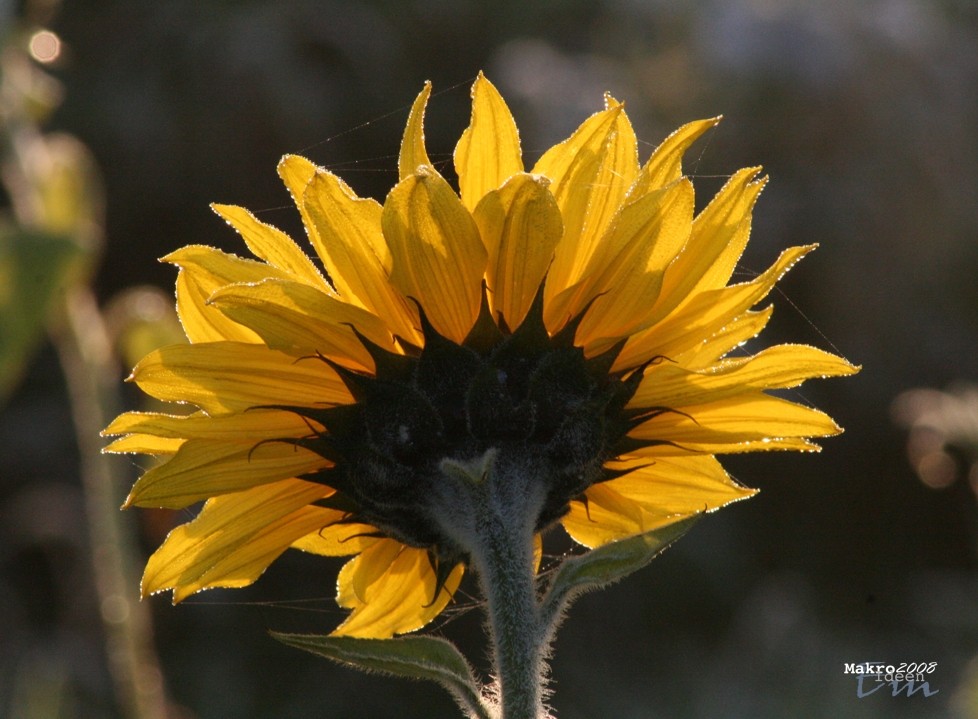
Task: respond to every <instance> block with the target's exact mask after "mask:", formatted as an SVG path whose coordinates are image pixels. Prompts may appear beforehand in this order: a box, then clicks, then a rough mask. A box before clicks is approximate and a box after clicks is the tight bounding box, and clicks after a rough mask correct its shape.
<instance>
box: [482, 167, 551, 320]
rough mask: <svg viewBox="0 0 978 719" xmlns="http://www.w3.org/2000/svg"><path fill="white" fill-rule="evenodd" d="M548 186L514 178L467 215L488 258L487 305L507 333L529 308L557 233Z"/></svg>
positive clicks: (542, 179)
mask: <svg viewBox="0 0 978 719" xmlns="http://www.w3.org/2000/svg"><path fill="white" fill-rule="evenodd" d="M548 185H549V181H548V180H547V179H546V178H545V177H543V176H542V175H527V174H519V175H516V176H514V177H512V178H511V179H510V180H508V181H507V182H506V184H504V185H503V186H502V187H501V188H499V189H498V190H495V189H494V190H490V191H489V192H488V194H486V195H485V197H483V198H482V201H481V202H480V203H479V205H478V207H476V209H475V212H474V213H473V217H474V218H475V222H476V224H477V225H478V226H479V232H480V234H481V235H482V241H483V242H484V243H485V246H486V250H487V252H488V257H489V259H488V265H487V268H486V284H487V286H488V289H489V302H490V305H491V307H492V309H493V313H494V314H499V315H502V317H503V319H504V320H505V321H506V324H507V326H509V327H510V328H511V329H512V328H516V327H518V326H519V324H520V323H521V322H522V321H523V318H524V317H525V316H526V313H527V311H528V310H529V309H530V305H531V304H532V303H533V298H534V297H535V296H536V294H537V290H538V289H539V288H540V284H541V283H542V282H543V279H544V277H545V276H546V274H547V268H548V267H549V266H550V262H551V260H552V259H553V252H554V247H556V245H557V243H558V242H559V241H560V237H561V233H562V230H563V225H562V223H561V219H560V210H559V208H558V207H557V203H556V201H555V200H554V197H553V195H551V194H550V191H549V190H548V189H547V187H548Z"/></svg>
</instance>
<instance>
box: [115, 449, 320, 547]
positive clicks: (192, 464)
mask: <svg viewBox="0 0 978 719" xmlns="http://www.w3.org/2000/svg"><path fill="white" fill-rule="evenodd" d="M331 465H332V463H331V462H329V461H328V460H325V459H323V458H322V457H320V456H319V455H318V454H316V453H314V452H310V451H309V450H307V449H304V448H302V447H297V446H295V445H294V444H291V443H288V442H265V443H263V444H251V445H245V446H242V445H241V444H239V443H234V444H229V443H227V442H222V441H219V440H211V439H196V438H195V439H189V440H187V441H186V442H184V443H183V445H182V446H181V447H180V449H179V450H177V453H176V454H175V455H173V457H171V458H170V459H168V460H167V461H166V462H164V463H163V464H160V465H157V466H156V467H153V468H151V469H150V470H149V471H147V472H146V473H145V474H144V475H143V476H142V477H140V478H139V479H138V480H137V481H136V484H135V485H133V488H132V491H131V492H130V493H129V496H128V497H127V498H126V503H125V505H124V506H126V507H130V506H134V505H135V506H139V507H167V508H169V509H182V508H183V507H187V506H189V505H191V504H193V503H194V502H199V501H200V500H202V499H207V498H208V497H216V496H219V495H222V494H231V493H233V492H240V491H242V490H245V489H251V488H252V487H257V486H259V485H262V484H270V483H271V482H277V481H278V480H281V479H289V478H293V477H297V476H299V475H303V474H308V473H312V472H315V471H317V470H320V469H324V468H326V467H329V466H331ZM289 541H290V542H291V541H292V540H289Z"/></svg>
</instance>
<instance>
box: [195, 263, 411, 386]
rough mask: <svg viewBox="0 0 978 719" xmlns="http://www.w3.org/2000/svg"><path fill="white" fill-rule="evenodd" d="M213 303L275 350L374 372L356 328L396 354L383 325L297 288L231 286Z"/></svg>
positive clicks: (284, 284)
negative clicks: (246, 326) (327, 359)
mask: <svg viewBox="0 0 978 719" xmlns="http://www.w3.org/2000/svg"><path fill="white" fill-rule="evenodd" d="M210 301H211V304H213V305H215V306H216V307H218V308H219V309H220V310H221V311H222V312H223V313H224V314H226V315H227V316H228V317H230V318H231V319H233V320H235V321H236V322H241V323H243V324H247V325H248V326H250V327H253V328H254V330H255V332H257V333H258V334H259V336H260V337H261V338H262V341H264V343H265V344H266V345H267V346H268V347H270V348H272V349H278V350H283V351H286V352H289V351H292V352H295V353H297V354H300V355H301V354H310V353H311V354H315V353H317V352H318V353H319V354H322V355H324V356H326V357H331V358H333V359H334V360H337V361H338V362H340V363H342V364H345V365H350V366H351V367H353V368H354V369H358V370H366V371H373V369H374V363H373V359H371V357H370V353H369V352H368V351H367V350H366V348H364V346H363V343H362V342H361V341H360V339H359V338H358V337H357V333H356V332H354V331H353V328H354V327H356V329H357V332H358V333H359V334H360V335H361V336H363V337H366V338H367V339H369V340H370V341H371V342H373V343H374V344H376V345H379V346H381V347H383V348H384V349H386V350H388V351H393V349H394V344H393V341H392V338H391V335H390V332H389V331H388V330H387V327H386V326H385V325H384V323H383V322H382V321H381V320H380V319H378V318H377V317H375V316H374V315H372V314H370V313H369V312H367V311H366V310H362V309H360V308H359V307H357V306H355V305H349V304H347V303H345V302H343V301H341V300H339V299H337V298H336V297H330V296H329V295H327V294H325V293H323V292H320V291H319V290H317V289H315V288H313V287H309V286H308V285H304V284H301V283H298V282H289V281H287V280H268V281H265V282H259V283H255V284H239V285H228V286H227V287H224V288H223V289H220V290H218V291H217V292H215V293H214V294H213V295H211V300H210Z"/></svg>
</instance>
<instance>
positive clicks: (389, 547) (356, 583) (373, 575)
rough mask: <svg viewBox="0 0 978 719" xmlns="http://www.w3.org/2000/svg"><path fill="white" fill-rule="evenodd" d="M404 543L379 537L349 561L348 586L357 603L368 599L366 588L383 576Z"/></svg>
mask: <svg viewBox="0 0 978 719" xmlns="http://www.w3.org/2000/svg"><path fill="white" fill-rule="evenodd" d="M404 548H405V547H404V545H403V544H401V543H400V542H398V541H396V540H394V539H387V538H385V539H380V540H378V541H377V542H374V543H373V544H372V545H370V547H368V548H367V549H365V550H363V552H361V553H360V554H358V555H357V556H356V557H354V558H353V560H352V561H351V562H350V566H351V569H350V570H349V580H350V586H351V587H352V588H353V594H354V595H355V596H356V598H357V602H358V604H365V603H366V602H367V601H368V599H367V598H368V596H369V595H368V590H369V589H370V587H371V586H373V584H374V583H375V582H376V581H377V580H379V579H380V578H381V577H383V576H384V573H385V572H386V571H387V570H388V569H389V568H390V566H391V563H392V562H393V561H394V560H395V559H397V556H398V555H399V554H400V553H401V552H402V551H403V550H404Z"/></svg>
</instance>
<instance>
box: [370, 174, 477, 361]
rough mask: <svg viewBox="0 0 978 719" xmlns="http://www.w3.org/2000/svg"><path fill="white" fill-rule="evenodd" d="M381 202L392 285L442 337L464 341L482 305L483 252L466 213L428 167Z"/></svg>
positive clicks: (451, 192) (439, 178)
mask: <svg viewBox="0 0 978 719" xmlns="http://www.w3.org/2000/svg"><path fill="white" fill-rule="evenodd" d="M418 169H419V172H418V174H414V175H410V176H409V177H407V178H406V179H404V180H402V181H401V182H399V183H398V184H397V186H396V187H395V188H394V189H393V190H391V193H390V195H388V196H387V201H386V202H385V203H384V214H383V227H384V237H386V238H387V243H388V245H389V247H390V250H391V255H392V256H393V260H394V266H393V269H392V272H391V281H392V282H393V283H394V284H395V285H396V286H397V288H398V289H399V290H400V291H401V293H402V294H404V295H405V296H406V297H413V298H414V299H415V300H417V301H418V302H420V303H421V305H422V307H424V310H425V314H426V315H427V316H428V319H429V320H430V321H431V324H432V325H434V327H435V329H436V330H438V332H440V333H441V334H442V335H444V336H445V337H448V338H449V339H451V340H454V341H455V342H461V341H462V340H463V339H465V336H466V335H467V334H468V332H469V330H470V329H471V328H472V325H473V324H474V323H475V318H476V317H477V316H478V314H479V306H480V304H481V301H482V287H481V281H482V276H483V274H484V272H485V269H486V259H487V255H486V248H485V247H484V246H483V245H482V240H481V239H480V237H479V229H478V227H476V224H475V221H474V220H473V219H472V215H470V214H469V212H468V210H466V209H465V207H463V206H462V203H461V201H460V200H459V199H458V196H457V195H456V194H455V192H454V191H453V190H452V188H451V187H449V185H448V183H447V182H445V180H444V179H443V178H442V176H441V175H439V174H438V173H437V172H435V171H434V169H432V168H431V167H422V168H418Z"/></svg>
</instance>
